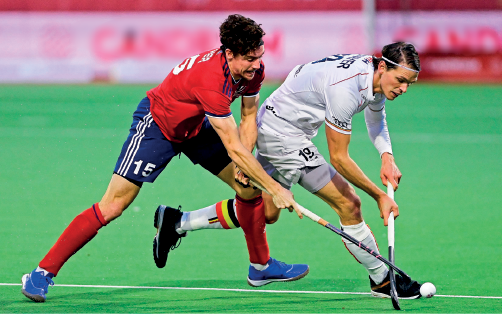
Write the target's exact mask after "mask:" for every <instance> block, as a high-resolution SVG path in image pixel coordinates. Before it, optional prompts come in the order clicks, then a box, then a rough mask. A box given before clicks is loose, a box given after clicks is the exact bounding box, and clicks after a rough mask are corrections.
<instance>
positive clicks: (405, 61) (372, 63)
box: [173, 42, 420, 299]
mask: <svg viewBox="0 0 502 314" xmlns="http://www.w3.org/2000/svg"><path fill="white" fill-rule="evenodd" d="M419 71H420V61H419V57H418V53H417V52H416V50H415V48H414V47H413V45H411V44H407V43H403V42H397V43H393V44H390V45H387V46H385V47H384V48H383V50H382V57H381V58H376V57H374V56H370V55H358V54H337V55H332V56H329V57H326V58H324V59H320V60H317V61H313V62H310V63H306V64H302V65H299V66H296V67H295V68H294V69H293V70H292V71H291V72H290V73H289V75H288V77H287V78H286V80H285V81H284V83H283V84H282V85H281V86H280V87H279V88H278V89H277V90H276V91H275V92H274V93H273V94H272V95H271V96H270V97H269V98H268V99H266V100H265V102H264V103H263V105H262V106H261V107H260V109H259V111H258V114H257V124H258V134H257V140H256V147H257V150H256V158H257V159H258V161H259V162H260V164H261V165H262V166H263V168H264V169H265V171H266V172H267V173H268V174H269V175H271V176H272V177H273V178H274V179H275V180H276V181H277V182H279V183H280V184H281V185H282V186H283V187H285V188H287V189H290V188H291V187H292V186H293V185H294V184H300V185H301V186H302V187H304V188H305V189H306V190H308V191H309V192H311V193H312V194H314V195H316V196H318V197H319V198H321V199H322V200H324V201H325V202H326V203H327V204H328V205H329V206H331V208H333V209H334V210H335V211H336V213H337V214H338V216H339V217H340V224H341V227H342V229H343V231H345V232H346V233H347V234H349V235H350V236H352V237H353V238H355V239H356V240H358V241H360V242H362V243H363V244H365V245H366V246H368V247H369V248H371V249H372V250H374V251H375V252H378V247H377V244H376V241H375V238H374V236H373V234H372V232H371V230H370V229H369V227H368V226H367V225H366V223H365V222H364V219H363V215H362V212H361V200H360V198H359V196H357V194H356V192H355V190H354V188H353V187H352V186H351V185H350V184H349V182H350V183H352V184H353V185H355V186H357V187H358V188H360V189H362V190H363V191H365V192H366V193H368V194H369V195H370V196H371V197H373V199H375V201H376V202H377V204H378V208H379V209H380V216H381V217H382V218H383V220H384V225H387V220H388V217H389V214H390V212H394V215H395V217H397V216H398V215H399V209H398V206H397V204H396V203H395V202H394V200H392V199H391V198H390V197H388V196H387V194H386V193H385V192H384V191H383V190H382V189H380V188H379V187H378V186H377V185H376V184H375V183H373V182H372V181H371V180H370V179H369V178H368V177H367V176H366V175H365V174H364V172H363V171H362V170H361V169H360V168H359V167H358V165H357V164H356V163H355V162H354V161H353V160H352V159H351V158H350V156H349V153H348V147H349V143H350V134H351V131H352V117H353V116H354V115H355V114H356V113H359V112H364V116H365V120H366V126H367V129H368V133H369V136H370V139H371V141H372V142H373V144H374V145H375V147H376V149H377V150H378V152H379V153H380V157H381V160H382V167H381V172H380V177H381V179H382V183H383V184H384V186H386V185H387V181H389V182H391V183H392V185H393V186H394V189H397V187H398V184H399V180H400V178H401V172H400V171H399V169H398V167H397V166H396V163H395V162H394V157H393V155H392V147H391V142H390V137H389V132H388V129H387V123H386V120H385V101H386V100H394V99H395V98H397V97H399V96H400V95H402V94H404V93H406V91H407V89H408V87H409V86H410V85H411V84H413V83H414V82H416V80H417V78H418V72H419ZM323 123H325V124H326V126H327V127H326V138H327V141H328V148H329V154H330V156H329V161H330V163H327V162H326V160H325V158H324V157H323V156H322V155H321V154H320V153H319V151H318V150H317V147H316V146H315V145H314V144H313V143H312V138H314V137H315V136H316V135H317V132H318V130H319V128H320V127H321V126H322V124H323ZM236 180H237V181H240V182H241V184H248V183H249V179H248V178H246V176H245V175H244V174H243V173H241V172H238V173H237V176H236ZM347 181H348V182H347ZM263 201H264V204H265V206H264V207H265V212H264V216H265V217H263V221H264V223H265V222H266V223H268V224H272V223H275V222H276V221H277V220H278V219H279V215H280V209H278V208H277V207H275V205H274V202H273V200H272V197H271V196H270V195H268V194H267V193H265V192H264V193H263ZM229 204H233V205H229ZM223 212H225V213H228V214H226V215H225V214H224V213H223ZM235 212H236V211H235V204H234V202H233V200H228V201H223V202H219V203H216V204H214V205H211V206H208V207H206V208H203V209H199V210H195V211H190V212H184V213H183V215H182V218H181V219H179V220H178V222H176V224H175V226H174V229H175V230H176V231H175V233H177V234H185V233H186V232H187V231H194V230H200V229H232V228H238V227H239V226H238V224H235V223H233V224H232V223H231V222H230V219H227V218H225V217H227V216H232V215H233V217H236V218H237V219H236V220H238V217H237V215H236V214H235ZM298 215H299V216H300V217H301V213H298ZM173 233H174V232H173ZM174 242H175V241H174ZM344 242H345V246H346V247H347V249H348V250H349V251H350V253H352V255H353V256H354V257H355V258H356V260H357V261H358V262H360V263H361V264H362V265H363V266H364V267H365V268H366V269H367V270H368V273H369V278H370V286H371V292H372V295H373V296H376V297H390V284H389V280H390V277H389V274H388V269H387V267H386V266H385V265H384V263H382V262H381V261H380V260H378V259H376V258H375V257H373V256H372V255H370V254H369V253H367V252H366V251H364V250H361V249H360V248H359V247H358V246H356V245H355V244H352V243H351V242H349V241H345V240H344ZM277 280H281V278H277ZM396 281H397V292H398V295H399V297H400V298H406V299H415V298H419V297H420V284H419V283H417V282H416V281H411V282H409V283H408V282H405V281H403V279H402V278H401V277H400V276H399V275H396ZM248 283H249V284H250V285H251V286H260V285H263V284H266V283H268V281H259V280H252V279H251V278H248Z"/></svg>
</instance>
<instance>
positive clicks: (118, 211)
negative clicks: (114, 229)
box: [99, 199, 129, 222]
mask: <svg viewBox="0 0 502 314" xmlns="http://www.w3.org/2000/svg"><path fill="white" fill-rule="evenodd" d="M128 206H129V204H126V203H125V202H123V201H122V200H120V199H119V200H114V201H111V202H103V201H101V202H100V203H99V208H100V209H101V214H102V215H103V218H105V220H106V221H107V222H110V221H112V220H114V219H115V218H118V217H120V216H121V215H122V213H123V212H124V210H126V209H127V207H128Z"/></svg>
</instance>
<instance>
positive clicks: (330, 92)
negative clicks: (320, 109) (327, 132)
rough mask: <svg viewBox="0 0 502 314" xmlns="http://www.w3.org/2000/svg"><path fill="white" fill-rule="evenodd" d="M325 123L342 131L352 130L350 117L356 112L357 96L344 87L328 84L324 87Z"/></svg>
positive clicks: (343, 132) (347, 132)
mask: <svg viewBox="0 0 502 314" xmlns="http://www.w3.org/2000/svg"><path fill="white" fill-rule="evenodd" d="M325 97H326V116H325V121H326V125H327V126H328V127H330V128H331V129H333V130H335V131H337V132H339V133H342V134H350V133H351V132H352V117H353V116H354V114H355V113H356V112H357V108H358V105H359V104H358V101H357V96H356V95H354V93H353V92H352V91H350V90H349V89H347V88H345V87H333V86H329V87H328V88H327V89H326V95H325Z"/></svg>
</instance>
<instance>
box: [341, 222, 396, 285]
mask: <svg viewBox="0 0 502 314" xmlns="http://www.w3.org/2000/svg"><path fill="white" fill-rule="evenodd" d="M340 226H341V227H342V230H343V231H345V233H347V234H348V235H350V236H352V237H353V238H355V239H356V240H357V241H360V242H362V243H363V244H364V245H366V246H367V247H369V248H370V249H372V250H373V251H374V252H375V253H377V254H379V251H378V246H377V244H376V241H375V238H374V237H373V234H372V233H371V230H370V228H369V227H368V226H367V225H366V223H365V222H364V221H363V222H361V223H359V224H357V225H351V226H344V225H342V224H341V223H340ZM342 240H343V242H345V246H346V247H347V249H348V250H349V251H350V253H352V255H354V257H355V258H356V259H357V261H358V262H359V263H361V264H362V265H363V266H364V267H365V268H366V270H367V271H368V274H369V275H370V277H371V279H373V281H374V282H375V283H376V284H379V283H381V282H382V281H383V280H384V278H385V276H387V272H388V269H387V267H386V266H385V264H384V263H383V262H382V261H380V260H379V259H377V258H376V257H374V256H373V255H371V254H369V253H368V252H366V251H365V250H363V249H361V248H359V247H358V246H357V245H355V244H353V243H352V242H350V241H349V240H345V239H343V238H342Z"/></svg>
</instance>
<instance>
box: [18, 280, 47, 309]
mask: <svg viewBox="0 0 502 314" xmlns="http://www.w3.org/2000/svg"><path fill="white" fill-rule="evenodd" d="M28 276H29V274H25V275H24V276H23V278H21V281H22V282H23V288H22V289H21V292H22V293H23V294H24V296H25V297H27V298H28V299H30V300H32V301H35V302H40V303H42V302H45V298H44V297H43V296H41V295H38V294H31V293H29V292H28V291H26V290H24V286H25V283H26V280H28V278H27V277H28Z"/></svg>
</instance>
